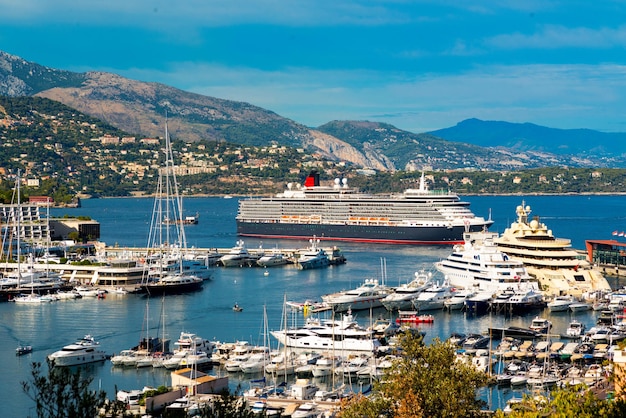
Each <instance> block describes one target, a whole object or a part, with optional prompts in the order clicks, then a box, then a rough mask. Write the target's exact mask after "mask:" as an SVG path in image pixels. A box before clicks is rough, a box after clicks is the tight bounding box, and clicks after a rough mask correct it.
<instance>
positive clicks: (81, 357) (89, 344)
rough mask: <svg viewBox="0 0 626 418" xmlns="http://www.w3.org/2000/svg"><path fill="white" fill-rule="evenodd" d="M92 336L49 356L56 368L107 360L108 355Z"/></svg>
mask: <svg viewBox="0 0 626 418" xmlns="http://www.w3.org/2000/svg"><path fill="white" fill-rule="evenodd" d="M99 344H100V343H98V342H96V340H95V339H94V338H93V337H92V336H91V335H85V336H84V337H83V338H81V339H80V340H78V341H76V342H74V343H73V344H69V345H66V346H65V347H63V348H62V349H61V350H59V351H55V352H54V353H52V354H50V355H49V356H48V360H49V361H50V362H51V363H52V365H54V366H55V367H57V366H58V367H65V366H78V365H81V364H87V363H95V362H98V361H103V360H106V358H107V354H106V353H105V352H104V351H103V350H101V349H100V345H99Z"/></svg>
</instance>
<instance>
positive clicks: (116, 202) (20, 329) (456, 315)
mask: <svg viewBox="0 0 626 418" xmlns="http://www.w3.org/2000/svg"><path fill="white" fill-rule="evenodd" d="M532 199H533V202H534V204H533V208H534V209H535V210H536V211H537V212H542V213H545V214H549V216H552V218H551V219H550V222H549V223H550V227H551V228H552V229H553V230H554V231H555V233H557V232H558V235H559V236H566V237H569V238H571V239H572V241H573V244H574V245H575V247H577V248H582V247H583V246H584V240H585V239H588V238H589V239H592V238H599V236H598V231H601V230H602V229H603V228H604V229H606V230H607V231H612V230H614V229H615V227H614V224H615V222H619V220H618V218H619V216H621V209H620V208H621V207H622V204H621V202H622V198H621V197H618V196H613V197H610V196H597V197H596V196H594V197H591V198H589V197H582V196H579V197H570V196H559V197H556V196H553V197H533V198H532ZM519 202H520V198H519V197H474V198H472V205H473V207H474V208H477V210H479V211H484V212H488V211H489V209H492V212H493V213H494V219H495V220H496V224H495V225H494V227H493V229H494V230H497V229H498V228H501V229H504V228H505V226H506V225H508V224H509V223H510V221H509V219H508V215H509V213H510V211H511V207H515V206H516V205H518V204H519ZM564 202H565V203H564ZM151 205H152V201H151V200H150V199H104V200H89V201H85V202H84V203H83V207H82V208H77V209H72V213H73V214H76V215H82V214H84V215H89V216H91V217H92V218H94V219H98V221H100V222H101V224H102V226H103V228H102V231H103V236H102V240H103V241H104V242H106V243H107V245H108V246H111V247H118V248H141V247H145V246H146V235H147V232H146V231H147V230H148V229H149V223H150V221H149V219H146V218H149V213H150V208H151ZM550 205H552V206H550ZM542 206H544V207H542ZM597 206H600V207H603V208H611V207H614V208H615V210H614V211H613V212H610V213H613V214H614V215H613V217H611V215H610V214H605V216H603V217H601V218H598V219H596V218H595V217H591V215H590V214H591V213H593V211H594V209H595V208H596V207H597ZM186 207H187V208H188V209H189V210H190V211H192V212H193V213H195V212H199V213H200V216H201V218H202V222H201V223H199V224H198V225H195V226H194V227H193V228H189V229H188V231H187V240H188V243H189V244H190V247H195V248H223V249H229V248H231V247H232V246H233V245H234V243H235V242H236V241H237V235H236V228H235V226H234V215H235V213H236V210H237V199H220V198H194V199H187V200H186ZM564 207H568V208H577V210H580V213H569V212H568V213H567V214H562V208H564ZM557 209H558V210H557ZM56 211H57V214H58V216H62V215H63V213H64V212H66V211H68V209H62V210H56ZM496 214H499V216H502V217H503V218H498V216H496ZM546 216H548V215H546ZM572 217H573V218H575V219H576V221H572V219H571V218H572ZM120 231H124V233H122V232H120ZM246 242H247V243H248V244H249V248H258V247H259V246H262V247H263V248H274V247H279V248H283V247H284V248H304V247H306V246H308V241H307V240H302V241H301V242H298V243H295V244H296V245H294V242H291V241H289V242H291V244H290V245H289V244H288V242H287V241H280V240H272V241H260V240H254V239H252V238H249V239H246ZM341 251H342V253H343V254H345V256H346V258H347V262H346V263H345V264H343V265H337V266H329V267H328V268H324V269H314V270H299V269H297V268H293V266H289V265H285V266H279V267H273V268H270V269H269V270H270V271H271V274H270V275H269V276H265V275H264V269H262V268H216V269H215V270H214V275H213V278H212V280H211V281H209V282H206V283H205V285H204V286H203V289H201V290H200V291H197V292H191V293H186V294H180V295H168V296H166V297H165V298H162V297H158V298H147V297H146V296H145V295H136V294H115V293H112V292H110V293H108V294H107V297H106V298H104V299H98V298H80V299H68V300H65V301H57V302H55V303H47V304H39V305H36V306H31V305H25V304H24V305H17V304H11V303H2V304H0V318H2V323H3V328H2V329H1V330H0V332H1V333H2V338H1V339H0V348H1V350H2V353H3V356H2V357H0V362H2V366H3V369H4V370H5V373H7V375H10V376H14V378H13V379H5V380H4V381H3V382H0V389H2V391H3V393H11V394H12V396H11V397H9V399H6V402H5V404H6V408H7V411H9V412H10V414H11V415H13V416H27V415H28V414H29V411H28V409H29V407H30V406H31V405H32V403H31V401H29V400H28V399H27V398H26V396H25V395H24V394H23V393H22V392H21V389H20V385H19V382H20V381H23V380H27V379H28V378H29V372H30V363H31V362H32V361H40V362H45V359H46V357H47V355H49V354H51V353H53V352H54V351H56V350H58V349H59V348H61V347H63V346H64V345H67V344H68V342H70V341H72V340H74V339H76V338H77V337H80V336H81V335H87V334H91V335H93V336H94V337H95V339H96V340H97V341H99V342H100V343H101V345H102V346H103V347H106V351H107V352H108V353H110V354H113V353H119V352H120V351H122V350H124V349H128V348H129V347H134V346H136V345H137V341H138V337H139V336H140V335H142V322H143V321H142V318H144V316H145V311H146V303H147V302H149V303H150V306H151V309H150V311H151V312H154V315H153V316H152V318H151V320H150V322H151V323H152V324H154V325H153V330H154V332H155V333H156V332H157V331H156V330H157V329H163V328H162V327H163V325H164V327H165V330H166V331H165V333H166V334H167V335H169V337H170V338H172V337H175V338H176V337H178V336H179V334H180V332H181V331H182V330H185V331H188V332H193V333H196V334H197V335H201V336H203V337H204V338H206V339H209V340H211V341H221V342H235V341H249V342H250V344H252V345H257V344H262V342H263V336H262V334H263V328H264V327H263V310H264V307H266V310H267V318H268V329H269V330H274V331H276V330H281V329H282V328H283V326H284V325H283V324H282V322H283V306H284V300H285V296H286V299H287V300H292V301H306V300H310V301H319V300H320V298H321V296H322V295H324V294H327V293H329V292H338V291H341V290H348V289H354V288H356V287H357V286H358V285H359V284H361V283H363V282H364V281H365V279H368V278H369V279H381V278H382V277H383V273H382V271H381V270H382V267H381V266H382V263H381V259H384V260H386V262H385V270H386V272H385V277H386V282H387V283H388V284H389V285H391V286H399V285H400V284H402V283H407V282H409V281H411V280H412V279H413V278H415V273H416V272H418V271H422V270H429V271H431V270H432V266H433V265H434V263H435V262H437V261H440V260H442V259H444V258H446V257H447V256H448V255H449V254H450V252H451V246H397V245H393V246H391V245H389V246H388V245H366V244H360V243H342V245H341ZM433 276H435V277H434V278H435V279H436V278H441V276H438V275H437V273H435V275H433ZM609 280H610V282H611V285H612V287H614V288H617V287H620V281H619V279H617V278H610V279H609ZM163 303H165V307H166V309H165V321H164V323H160V322H159V318H160V317H161V312H160V308H161V305H162V304H163ZM235 303H237V304H239V305H240V306H243V307H245V309H244V310H243V311H241V312H235V311H233V309H232V307H233V304H235ZM312 306H316V308H315V309H317V305H312ZM296 312H297V313H296V314H294V315H295V317H296V318H297V319H298V320H299V321H300V324H302V322H303V320H304V318H303V315H304V314H303V312H302V311H296ZM601 313H602V312H601V311H594V310H592V309H590V310H586V311H578V312H572V311H571V310H570V311H561V312H550V311H549V310H547V309H544V310H541V309H540V310H536V311H534V312H533V313H531V314H524V313H520V314H514V315H505V314H489V313H487V314H483V315H472V314H469V313H467V312H463V311H457V310H453V311H447V310H446V311H444V310H442V309H439V310H433V311H431V312H428V314H429V315H432V316H433V321H432V323H424V324H420V327H419V328H420V330H421V331H423V332H424V333H425V336H424V339H425V342H427V343H428V342H430V341H432V340H433V339H434V338H441V339H447V338H448V337H450V335H452V334H453V333H459V334H465V335H469V334H473V333H481V334H484V333H488V330H489V329H490V328H494V329H496V328H497V329H504V328H508V327H519V328H522V329H528V327H529V325H530V323H531V321H532V319H533V318H534V317H535V316H537V315H539V316H541V317H545V318H546V319H549V320H550V321H551V322H552V335H558V334H566V331H567V329H568V326H569V325H570V322H572V320H573V319H575V320H577V321H579V322H580V323H581V324H584V325H585V326H586V328H587V329H590V328H592V327H593V326H595V325H596V322H597V320H598V318H599V317H600V316H601ZM353 315H354V319H355V320H356V322H357V323H358V324H359V325H361V326H363V327H368V326H370V325H372V324H373V323H374V322H375V321H376V319H378V317H379V316H381V315H383V316H384V315H387V310H386V309H384V308H376V309H373V310H372V311H371V312H370V310H368V309H366V310H362V311H359V312H358V313H357V312H355V313H353ZM291 319H292V317H291V316H289V320H291ZM153 335H154V334H153ZM175 338H174V339H175ZM531 342H533V341H532V340H531ZM270 344H272V347H271V348H272V349H275V348H277V345H276V344H277V340H275V339H271V340H270ZM535 344H536V343H535ZM18 345H31V346H32V348H33V350H32V352H31V353H29V354H25V355H22V356H16V355H15V347H16V346H18ZM493 345H494V347H495V345H496V342H495V341H494V343H493ZM536 354H537V353H536V352H535V356H536ZM503 355H504V354H503ZM561 355H567V353H562V354H561ZM585 355H587V356H589V355H591V356H593V355H594V353H584V352H580V350H579V352H575V353H572V355H571V356H572V357H574V356H577V357H574V358H583V356H585ZM85 370H86V373H87V374H88V375H89V376H92V377H93V378H94V382H93V385H94V387H101V388H102V389H104V390H105V391H106V392H107V393H108V395H109V396H110V397H113V396H114V391H115V387H116V386H117V387H118V388H120V389H125V390H133V389H140V388H143V387H144V386H152V387H158V386H160V385H164V384H165V385H169V384H171V374H170V372H171V371H170V370H167V369H165V368H154V367H153V368H147V367H146V368H140V369H137V368H136V367H135V368H127V367H117V366H113V365H112V364H111V363H110V361H104V362H99V363H92V364H90V365H88V366H85ZM166 370H167V371H166ZM209 373H210V374H212V375H216V376H228V377H229V385H230V386H231V388H233V389H234V388H236V387H237V385H239V384H240V385H241V387H242V388H244V389H245V388H248V387H249V386H250V381H251V380H253V379H255V378H261V377H262V376H263V375H262V374H260V375H255V374H252V375H249V376H248V375H244V374H243V373H240V372H232V373H230V372H227V371H225V370H223V369H221V368H220V367H215V366H214V368H213V369H212V370H209ZM583 377H584V376H583ZM330 381H331V380H330V379H328V378H327V379H326V380H324V381H322V380H321V379H319V380H314V383H317V384H319V385H321V387H323V388H325V389H326V390H329V389H332V387H331V386H332V385H330V386H329V385H328V383H329V382H330ZM324 385H326V386H324ZM363 386H364V387H367V382H365V383H364V385H363ZM352 388H353V389H354V390H359V389H360V388H361V385H360V384H359V383H356V381H355V384H354V385H352ZM521 393H522V389H521V386H515V387H514V386H506V387H502V388H497V387H494V388H485V389H484V390H483V391H481V397H484V399H485V400H487V401H490V402H491V406H492V407H493V408H503V407H504V406H505V401H506V400H507V399H509V398H510V397H514V396H518V397H519V396H521Z"/></svg>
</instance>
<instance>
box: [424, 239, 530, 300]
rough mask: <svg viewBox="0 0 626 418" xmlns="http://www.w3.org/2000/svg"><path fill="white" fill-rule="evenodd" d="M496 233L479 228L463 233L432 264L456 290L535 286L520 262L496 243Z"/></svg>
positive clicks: (479, 290) (494, 289) (483, 290)
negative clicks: (460, 240)
mask: <svg viewBox="0 0 626 418" xmlns="http://www.w3.org/2000/svg"><path fill="white" fill-rule="evenodd" d="M497 237H498V234H497V233H492V232H487V231H481V232H466V233H465V234H463V239H464V243H463V244H462V245H455V246H454V249H453V250H452V253H451V254H450V255H449V256H448V257H446V258H445V259H443V260H441V261H439V262H437V263H435V268H436V269H437V270H439V271H440V272H441V273H443V275H444V276H445V277H446V280H447V281H448V282H449V283H450V284H451V285H452V286H454V287H456V288H459V289H471V290H474V291H476V292H492V293H499V292H501V291H503V290H505V289H507V288H508V287H512V286H514V287H516V288H518V289H519V288H525V289H526V288H533V289H539V286H538V283H537V280H535V279H534V278H533V277H531V276H530V275H529V274H528V272H527V271H526V268H525V267H524V264H523V263H522V262H521V261H518V260H513V259H512V258H510V257H509V256H508V255H507V254H505V253H504V252H502V251H501V250H499V249H498V247H497V246H496V244H495V242H494V240H495V239H496V238H497Z"/></svg>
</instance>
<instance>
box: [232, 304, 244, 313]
mask: <svg viewBox="0 0 626 418" xmlns="http://www.w3.org/2000/svg"><path fill="white" fill-rule="evenodd" d="M233 311H235V312H241V311H243V308H242V307H241V306H239V305H238V304H236V303H235V305H234V306H233Z"/></svg>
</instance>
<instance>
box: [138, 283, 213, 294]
mask: <svg viewBox="0 0 626 418" xmlns="http://www.w3.org/2000/svg"><path fill="white" fill-rule="evenodd" d="M201 289H202V281H198V282H193V283H180V284H165V285H164V284H157V283H150V284H147V285H142V286H141V290H142V291H144V292H146V293H148V294H149V295H151V296H155V295H177V294H181V293H189V292H197V291H199V290H201Z"/></svg>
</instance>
